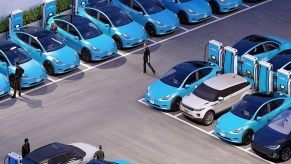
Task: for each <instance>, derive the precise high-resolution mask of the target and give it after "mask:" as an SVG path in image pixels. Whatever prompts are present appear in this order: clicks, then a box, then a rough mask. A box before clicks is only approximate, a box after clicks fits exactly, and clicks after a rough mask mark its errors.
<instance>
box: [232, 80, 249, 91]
mask: <svg viewBox="0 0 291 164" xmlns="http://www.w3.org/2000/svg"><path fill="white" fill-rule="evenodd" d="M248 85H249V82H243V83H240V84H237V85H235V86H232V87H231V88H232V92H233V93H235V92H237V91H239V90H241V89H244V88H245V87H247V86H248Z"/></svg>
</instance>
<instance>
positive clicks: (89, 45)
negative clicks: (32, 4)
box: [46, 15, 117, 62]
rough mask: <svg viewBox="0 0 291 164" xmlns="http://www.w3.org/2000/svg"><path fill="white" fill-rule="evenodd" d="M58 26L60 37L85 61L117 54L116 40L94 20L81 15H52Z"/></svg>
mask: <svg viewBox="0 0 291 164" xmlns="http://www.w3.org/2000/svg"><path fill="white" fill-rule="evenodd" d="M52 22H54V23H55V24H56V25H57V27H58V37H59V38H60V39H61V40H62V41H63V42H64V43H65V44H67V45H68V46H70V47H71V48H73V49H74V50H75V51H76V52H77V53H79V54H80V55H81V58H82V59H83V60H84V61H85V62H90V61H99V60H104V59H107V58H111V57H113V56H115V55H116V54H117V48H116V44H115V42H114V41H113V40H112V38H111V37H109V36H108V35H106V34H104V33H103V32H102V31H101V30H100V29H99V28H98V27H97V26H96V25H95V24H94V23H93V22H92V21H90V20H89V19H87V18H84V17H81V16H79V15H58V16H53V17H50V18H49V20H48V24H47V26H46V28H47V29H49V28H50V26H51V24H52Z"/></svg>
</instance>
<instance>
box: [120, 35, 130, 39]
mask: <svg viewBox="0 0 291 164" xmlns="http://www.w3.org/2000/svg"><path fill="white" fill-rule="evenodd" d="M122 36H123V37H124V38H125V39H130V38H131V37H130V36H128V35H126V34H122Z"/></svg>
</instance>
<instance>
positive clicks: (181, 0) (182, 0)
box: [179, 0, 192, 3]
mask: <svg viewBox="0 0 291 164" xmlns="http://www.w3.org/2000/svg"><path fill="white" fill-rule="evenodd" d="M179 1H180V3H185V2H190V1H192V0H179Z"/></svg>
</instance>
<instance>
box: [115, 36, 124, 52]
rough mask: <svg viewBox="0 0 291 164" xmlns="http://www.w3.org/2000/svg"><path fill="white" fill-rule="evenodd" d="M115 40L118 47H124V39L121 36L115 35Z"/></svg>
mask: <svg viewBox="0 0 291 164" xmlns="http://www.w3.org/2000/svg"><path fill="white" fill-rule="evenodd" d="M113 40H114V41H115V43H116V46H117V49H119V50H120V49H122V41H121V39H120V38H119V36H114V37H113Z"/></svg>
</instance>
